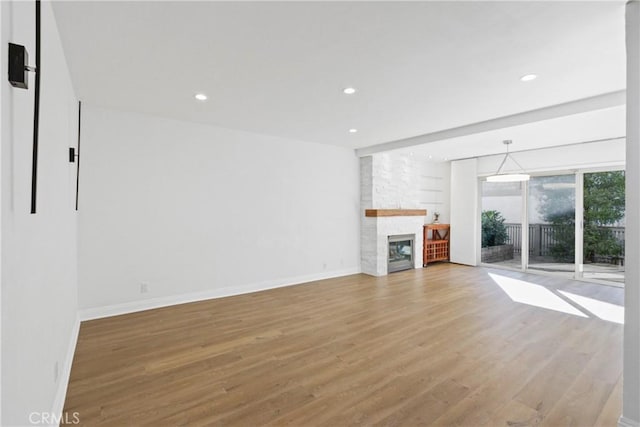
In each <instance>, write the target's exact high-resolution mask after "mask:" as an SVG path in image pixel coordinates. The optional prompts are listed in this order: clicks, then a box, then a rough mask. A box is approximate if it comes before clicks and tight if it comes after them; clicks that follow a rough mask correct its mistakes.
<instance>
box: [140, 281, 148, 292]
mask: <svg viewBox="0 0 640 427" xmlns="http://www.w3.org/2000/svg"><path fill="white" fill-rule="evenodd" d="M147 292H149V284H148V283H147V282H142V283H140V293H141V294H146V293H147Z"/></svg>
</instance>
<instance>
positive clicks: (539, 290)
mask: <svg viewBox="0 0 640 427" xmlns="http://www.w3.org/2000/svg"><path fill="white" fill-rule="evenodd" d="M489 277H491V279H493V281H494V282H496V284H497V285H498V286H500V288H502V290H503V291H504V292H505V293H506V294H507V295H508V296H509V298H511V299H512V300H513V301H515V302H519V303H522V304H527V305H531V306H534V307H540V308H545V309H547V310H554V311H559V312H561V313H567V314H572V315H574V316H579V317H589V316H587V315H586V314H584V313H583V312H581V311H580V310H578V309H577V308H575V307H574V306H572V305H571V304H569V303H568V302H566V301H565V300H563V299H562V298H560V297H559V296H558V295H556V294H554V293H553V292H551V291H550V290H549V289H547V288H545V287H544V286H541V285H536V284H535V283H529V282H525V281H524V280H518V279H514V278H511V277H506V276H501V275H499V274H493V273H489Z"/></svg>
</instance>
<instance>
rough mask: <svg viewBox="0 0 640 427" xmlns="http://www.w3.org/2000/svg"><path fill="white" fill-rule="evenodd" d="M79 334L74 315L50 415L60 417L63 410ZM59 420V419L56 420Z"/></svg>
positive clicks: (78, 320)
mask: <svg viewBox="0 0 640 427" xmlns="http://www.w3.org/2000/svg"><path fill="white" fill-rule="evenodd" d="M79 333H80V316H79V315H76V320H75V322H74V323H73V328H72V330H71V336H70V337H69V345H68V347H67V355H66V357H65V360H64V365H63V366H62V373H61V375H60V376H59V377H58V387H57V390H56V395H55V398H54V400H53V407H52V410H51V413H53V414H55V415H56V416H58V417H60V416H61V415H62V410H63V409H64V400H65V398H66V397H67V387H68V386H69V378H70V377H71V365H72V363H73V356H74V355H75V353H76V343H77V342H78V334H79ZM58 419H61V418H58Z"/></svg>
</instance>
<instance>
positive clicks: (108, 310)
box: [79, 267, 361, 321]
mask: <svg viewBox="0 0 640 427" xmlns="http://www.w3.org/2000/svg"><path fill="white" fill-rule="evenodd" d="M360 272H361V271H360V268H359V267H356V268H347V269H343V270H333V271H329V272H323V273H318V274H310V275H306V276H297V277H290V278H287V279H277V280H268V281H264V282H258V283H251V284H247V285H241V286H230V287H226V288H220V289H211V290H208V291H203V292H192V293H188V294H182V295H171V296H167V297H159V298H152V299H146V300H140V301H132V302H127V303H123V304H115V305H108V306H105V307H93V308H85V309H82V310H80V311H79V315H80V320H81V321H85V320H93V319H101V318H103V317H111V316H118V315H121V314H128V313H135V312H137V311H145V310H151V309H154V308H160V307H167V306H171V305H177V304H185V303H189V302H196V301H203V300H208V299H213V298H222V297H229V296H233V295H241V294H248V293H252V292H259V291H266V290H268V289H275V288H281V287H285V286H293V285H299V284H302V283H307V282H314V281H317V280H323V279H331V278H334V277H341V276H348V275H351V274H358V273H360Z"/></svg>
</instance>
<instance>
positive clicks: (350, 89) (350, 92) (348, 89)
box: [342, 87, 356, 95]
mask: <svg viewBox="0 0 640 427" xmlns="http://www.w3.org/2000/svg"><path fill="white" fill-rule="evenodd" d="M342 92H344V93H345V94H346V95H353V94H354V93H356V88H354V87H346V88H344V89H343V90H342Z"/></svg>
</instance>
